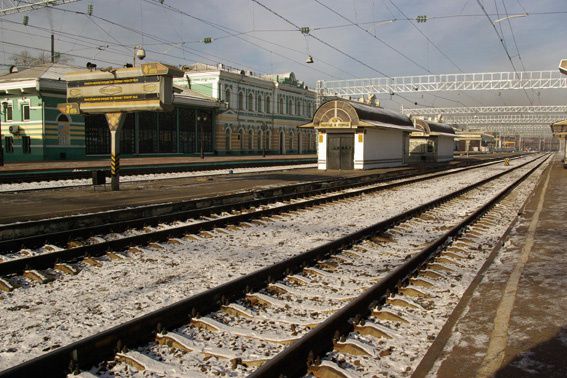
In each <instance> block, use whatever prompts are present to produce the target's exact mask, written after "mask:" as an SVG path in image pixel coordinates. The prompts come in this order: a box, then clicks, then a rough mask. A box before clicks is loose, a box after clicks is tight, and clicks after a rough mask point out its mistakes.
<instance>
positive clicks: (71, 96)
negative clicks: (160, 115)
mask: <svg viewBox="0 0 567 378" xmlns="http://www.w3.org/2000/svg"><path fill="white" fill-rule="evenodd" d="M183 74H184V73H183V71H181V70H179V69H177V68H175V67H172V66H168V65H165V64H162V63H145V64H142V65H140V66H139V67H130V68H118V69H111V68H108V69H105V70H93V71H91V70H83V71H78V72H70V73H68V74H67V75H65V80H67V101H68V102H67V104H69V103H71V104H77V105H78V107H79V111H80V113H87V114H89V113H109V112H133V111H164V110H168V109H169V108H171V106H172V104H173V83H172V80H173V77H181V76H183ZM62 105H63V104H62ZM64 106H65V110H69V111H76V107H75V106H73V107H67V106H66V105H64ZM68 114H78V113H68Z"/></svg>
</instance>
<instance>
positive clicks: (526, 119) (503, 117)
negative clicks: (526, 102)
mask: <svg viewBox="0 0 567 378" xmlns="http://www.w3.org/2000/svg"><path fill="white" fill-rule="evenodd" d="M563 119H565V116H561V115H552V116H549V115H541V114H496V115H494V114H481V115H448V116H445V117H443V119H442V121H443V122H444V123H456V124H458V125H486V124H499V125H517V124H526V125H528V124H529V125H547V126H549V125H551V124H552V123H554V122H557V121H561V120H563Z"/></svg>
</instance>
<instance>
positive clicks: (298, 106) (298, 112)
mask: <svg viewBox="0 0 567 378" xmlns="http://www.w3.org/2000/svg"><path fill="white" fill-rule="evenodd" d="M295 114H296V115H301V101H299V100H298V101H297V102H296V103H295Z"/></svg>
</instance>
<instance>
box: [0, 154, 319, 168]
mask: <svg viewBox="0 0 567 378" xmlns="http://www.w3.org/2000/svg"><path fill="white" fill-rule="evenodd" d="M306 159H312V160H313V163H315V162H316V161H317V155H316V154H301V155H297V154H295V155H266V156H265V157H263V156H262V155H227V156H208V155H206V156H205V158H204V159H201V157H200V156H144V157H123V158H121V159H120V166H121V167H140V166H160V165H171V166H174V165H192V164H195V165H219V166H222V165H223V163H230V162H242V161H246V162H248V161H250V162H254V161H263V160H281V161H282V162H285V161H297V160H306ZM109 166H110V157H104V158H102V157H101V158H100V159H97V160H57V161H36V162H17V163H12V162H9V163H4V166H1V167H0V173H8V172H10V173H12V172H27V171H54V170H71V169H97V168H108V167H109Z"/></svg>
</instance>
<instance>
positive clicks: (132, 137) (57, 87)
mask: <svg viewBox="0 0 567 378" xmlns="http://www.w3.org/2000/svg"><path fill="white" fill-rule="evenodd" d="M77 70H78V69H77V68H76V67H71V66H67V65H61V64H44V65H41V66H37V67H33V68H29V69H26V70H22V71H20V72H12V73H9V74H7V75H4V76H1V77H0V100H1V112H2V113H1V115H0V117H1V118H0V120H1V135H2V138H1V140H2V143H3V147H4V160H5V161H6V162H20V161H40V160H77V159H92V158H98V157H105V156H107V155H108V154H109V153H110V132H109V130H108V126H107V123H106V120H105V119H104V116H103V115H92V116H82V115H74V116H68V115H65V114H62V113H60V112H59V111H58V110H57V104H59V103H63V102H65V101H66V82H65V81H64V80H63V77H64V75H65V73H67V72H70V71H77ZM177 92H178V93H175V94H174V101H173V103H174V105H175V108H174V110H173V111H172V112H166V113H158V112H137V113H129V114H128V115H127V117H126V121H125V124H124V126H123V127H122V130H121V149H122V152H123V154H124V155H126V156H128V155H130V156H146V155H192V154H199V153H200V152H201V148H202V149H203V152H204V153H207V154H212V153H214V134H213V128H212V125H213V122H215V118H216V116H217V114H218V113H219V111H220V110H221V109H222V108H223V107H224V105H223V104H222V103H221V102H219V101H217V100H215V99H213V98H211V97H208V96H205V95H202V94H200V93H197V92H195V91H192V90H190V89H184V90H178V91H177Z"/></svg>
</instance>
